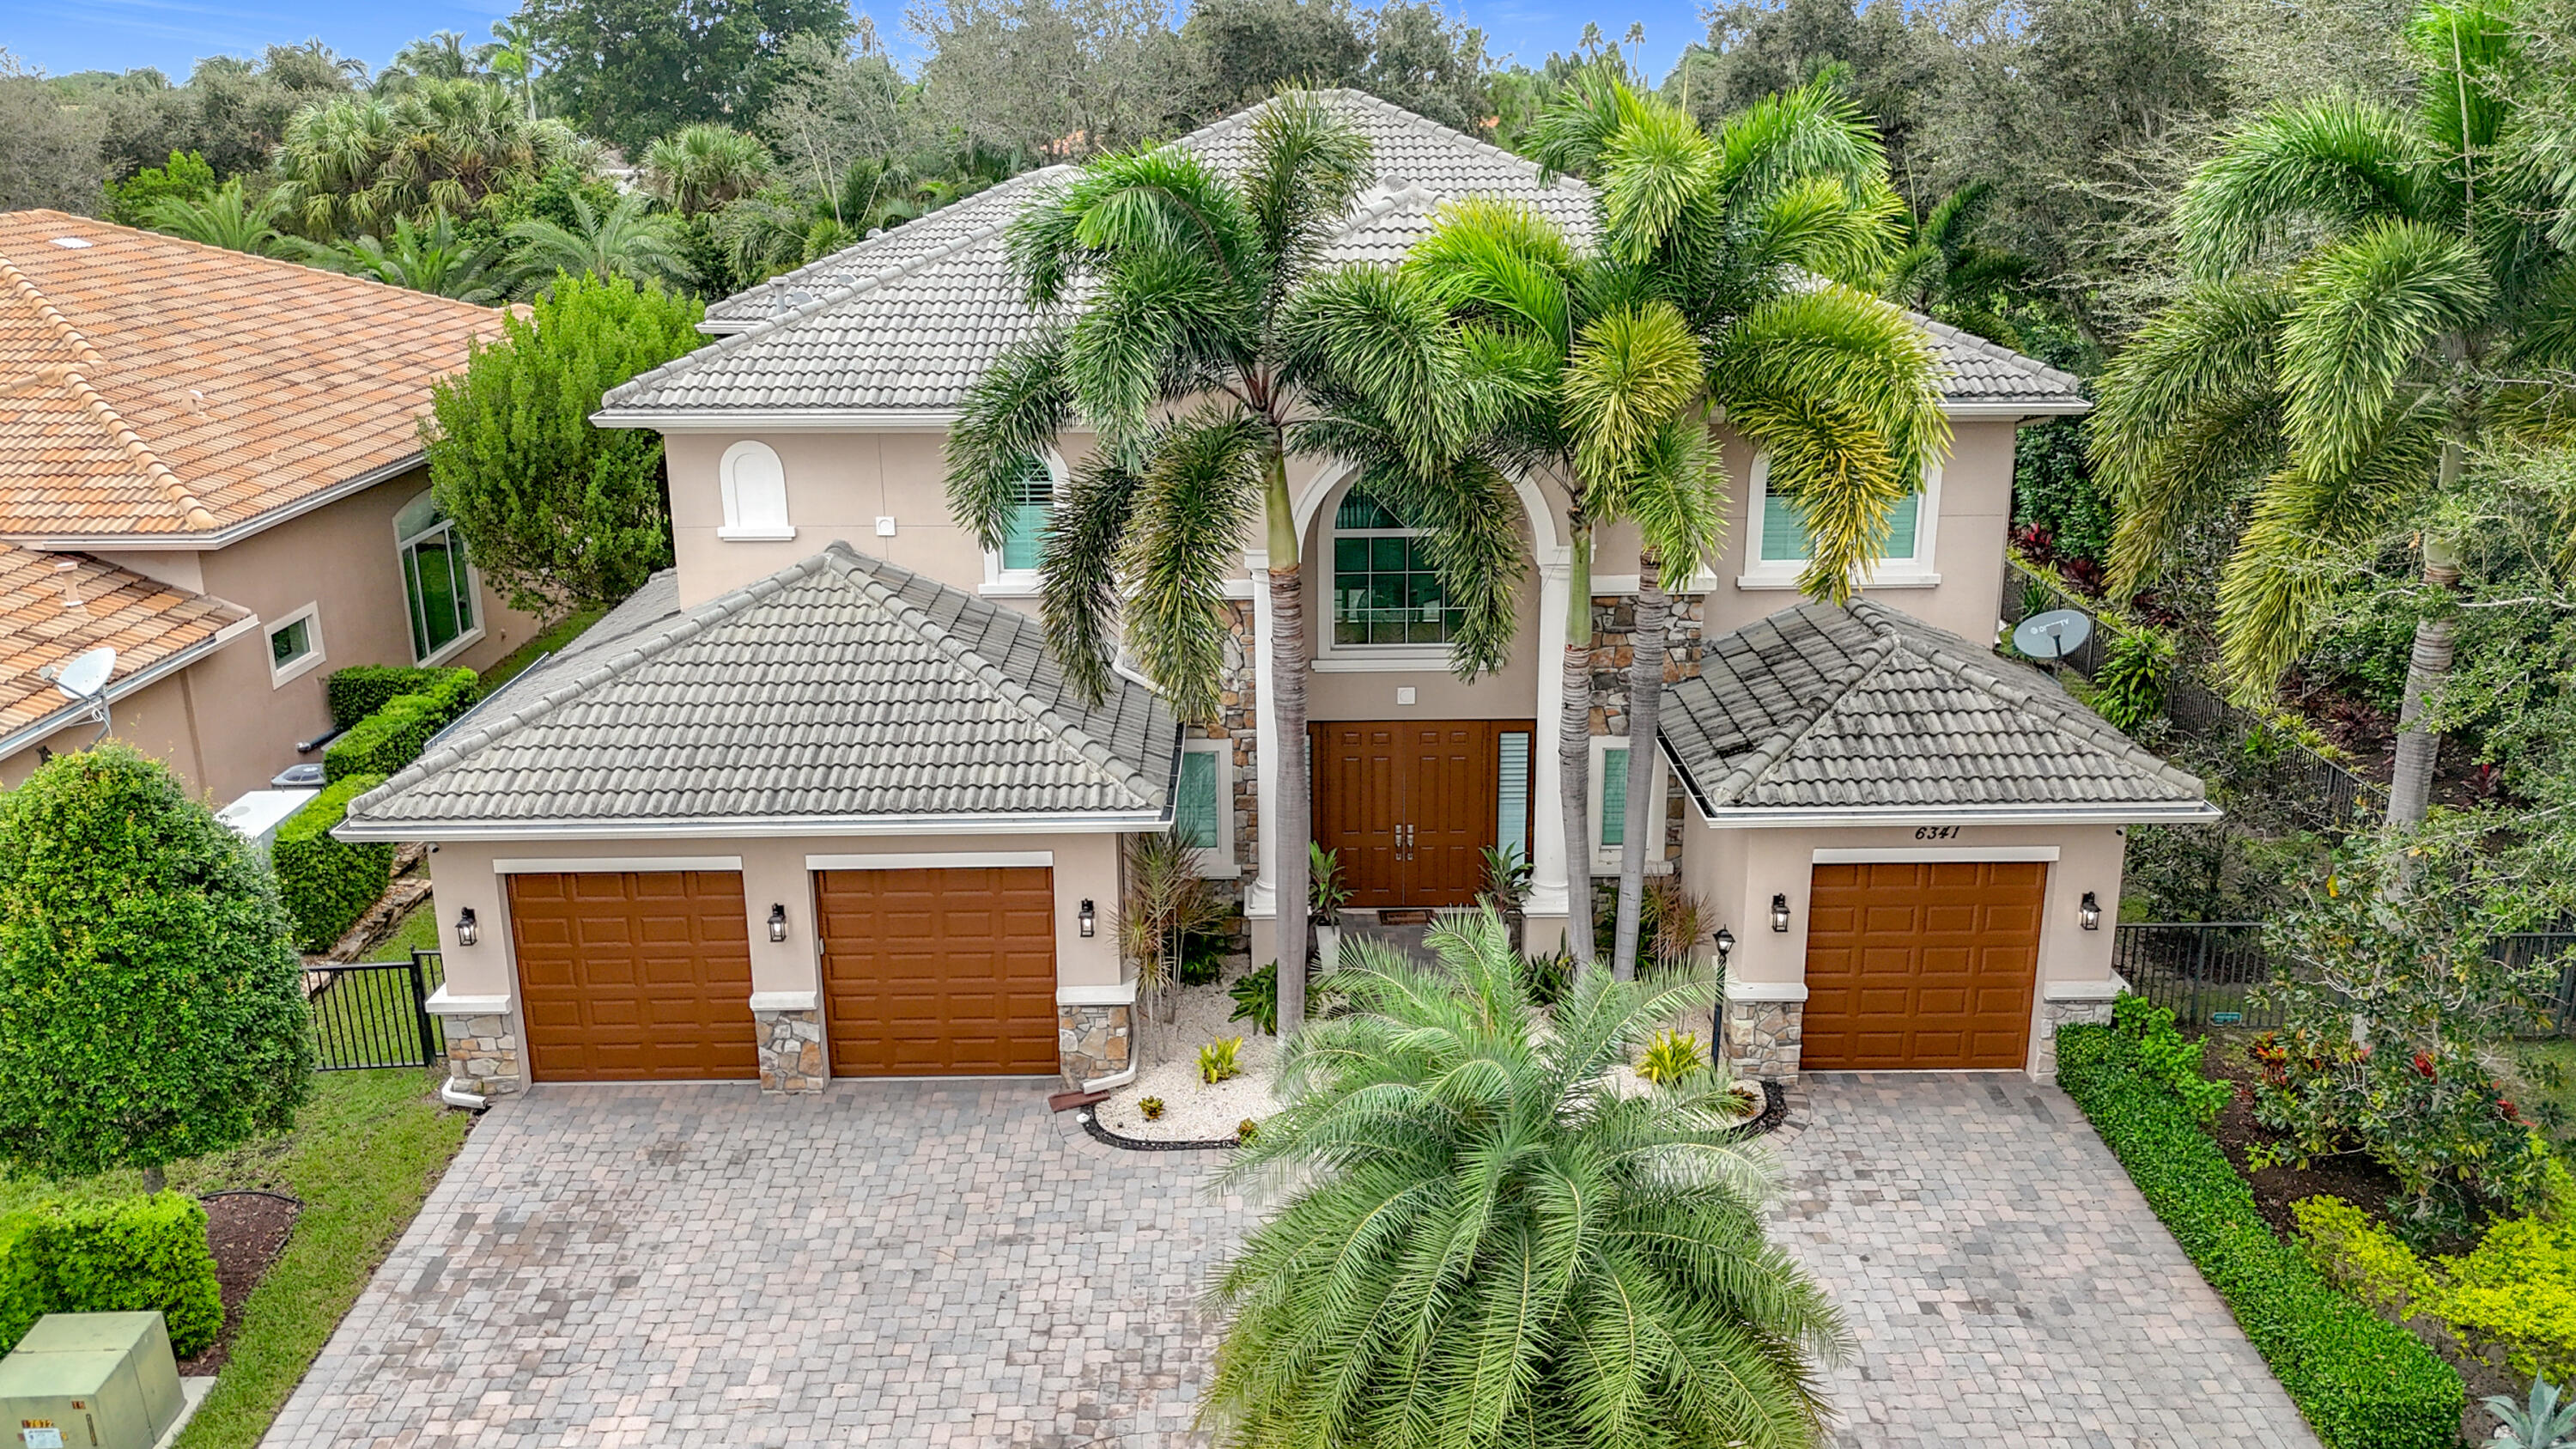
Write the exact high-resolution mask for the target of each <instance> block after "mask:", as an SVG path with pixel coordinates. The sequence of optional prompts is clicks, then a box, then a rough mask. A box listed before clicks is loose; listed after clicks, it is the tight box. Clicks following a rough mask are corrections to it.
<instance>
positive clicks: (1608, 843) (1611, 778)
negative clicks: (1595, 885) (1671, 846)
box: [1589, 735, 1666, 874]
mask: <svg viewBox="0 0 2576 1449" xmlns="http://www.w3.org/2000/svg"><path fill="white" fill-rule="evenodd" d="M1665 775H1666V771H1665V765H1664V762H1663V760H1662V759H1660V758H1658V759H1657V760H1656V761H1655V774H1654V780H1655V785H1654V790H1655V797H1656V798H1657V799H1662V798H1663V796H1664V794H1665ZM1590 795H1591V799H1590V801H1589V804H1590V805H1591V809H1592V868H1593V870H1594V871H1595V872H1596V873H1599V874H1607V873H1609V872H1611V871H1615V870H1617V869H1618V868H1619V852H1620V850H1621V848H1622V847H1623V846H1624V845H1625V844H1626V842H1627V839H1628V737H1627V736H1625V735H1594V736H1593V737H1592V785H1591V790H1590ZM1654 818H1655V822H1656V825H1657V827H1658V828H1661V826H1662V823H1663V814H1662V812H1660V811H1658V812H1657V813H1656V815H1655V817H1654ZM1661 859H1663V852H1662V851H1660V850H1659V851H1656V852H1655V853H1654V854H1653V855H1651V856H1649V857H1648V860H1649V861H1650V862H1651V861H1656V860H1661Z"/></svg>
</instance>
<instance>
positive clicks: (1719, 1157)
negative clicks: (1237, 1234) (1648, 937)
mask: <svg viewBox="0 0 2576 1449" xmlns="http://www.w3.org/2000/svg"><path fill="white" fill-rule="evenodd" d="M1429 944H1430V947H1431V949H1432V950H1433V951H1434V952H1435V953H1436V954H1437V956H1438V958H1439V964H1438V965H1436V966H1425V965H1422V964H1419V963H1417V962H1415V961H1413V960H1411V959H1410V958H1408V957H1405V956H1402V955H1400V954H1398V953H1396V952H1393V951H1390V950H1388V949H1386V948H1385V947H1383V946H1381V945H1379V944H1378V943H1376V942H1359V943H1355V944H1354V945H1352V946H1351V947H1350V948H1349V949H1348V951H1347V952H1346V953H1345V956H1344V963H1345V964H1344V965H1343V967H1342V969H1341V970H1339V971H1337V972H1335V973H1334V974H1333V975H1332V976H1331V977H1328V978H1326V980H1325V982H1324V983H1323V987H1322V989H1323V994H1327V995H1330V996H1332V997H1333V998H1334V999H1335V1006H1334V1009H1333V1010H1332V1011H1329V1012H1327V1013H1326V1014H1324V1015H1322V1016H1320V1017H1318V1018H1317V1019H1316V1020H1315V1022H1314V1024H1313V1025H1311V1026H1309V1027H1308V1028H1307V1029H1306V1030H1305V1031H1303V1032H1300V1033H1298V1034H1297V1035H1296V1036H1294V1037H1291V1038H1289V1039H1288V1042H1287V1045H1286V1047H1285V1049H1284V1051H1283V1054H1282V1059H1281V1067H1280V1074H1279V1089H1280V1094H1281V1098H1282V1100H1283V1101H1284V1103H1285V1105H1284V1106H1283V1107H1282V1109H1281V1110H1280V1111H1279V1112H1278V1113H1276V1114H1275V1115H1273V1116H1271V1117H1270V1118H1268V1119H1267V1120H1266V1121H1264V1122H1262V1123H1261V1124H1260V1130H1259V1132H1258V1134H1252V1133H1245V1134H1243V1135H1242V1141H1241V1146H1240V1148H1239V1151H1238V1153H1237V1156H1236V1158H1235V1160H1234V1163H1233V1164H1232V1166H1231V1167H1230V1168H1229V1169H1228V1171H1227V1181H1228V1184H1229V1186H1230V1187H1233V1188H1236V1189H1238V1190H1243V1189H1249V1190H1255V1191H1258V1192H1264V1193H1267V1194H1270V1195H1271V1197H1270V1201H1269V1208H1270V1211H1269V1214H1268V1217H1267V1219H1266V1221H1264V1222H1263V1223H1262V1224H1261V1225H1260V1226H1259V1227H1257V1228H1255V1229H1253V1231H1252V1232H1251V1234H1250V1235H1249V1236H1248V1237H1247V1238H1246V1240H1245V1242H1244V1244H1243V1247H1242V1250H1241V1251H1240V1252H1239V1253H1238V1255H1237V1256H1236V1257H1235V1259H1234V1260H1233V1262H1232V1264H1231V1265H1230V1266H1229V1267H1228V1269H1227V1271H1226V1273H1225V1276H1224V1277H1223V1279H1222V1280H1221V1281H1220V1282H1219V1284H1218V1289H1217V1296H1218V1302H1219V1303H1220V1304H1221V1305H1222V1307H1223V1310H1224V1312H1225V1313H1226V1315H1227V1324H1226V1330H1225V1338H1224V1342H1223V1344H1222V1346H1221V1347H1219V1349H1218V1350H1217V1358H1216V1372H1215V1377H1214V1380H1213V1382H1212V1384H1211V1387H1210V1389H1209V1394H1208V1399H1207V1414H1208V1417H1209V1420H1210V1421H1211V1427H1213V1428H1215V1429H1216V1430H1217V1431H1218V1432H1219V1434H1220V1436H1221V1437H1222V1438H1223V1439H1224V1441H1225V1442H1228V1443H1232V1444H1238V1445H1246V1446H1269V1445H1285V1444H1290V1443H1295V1444H1369V1445H1374V1446H1380V1449H1410V1446H1428V1445H1433V1444H1448V1443H1456V1442H1471V1443H1520V1442H1528V1443H1564V1444H1574V1443H1580V1444H1584V1445H1587V1446H1591V1449H1628V1446H1642V1445H1649V1444H1651V1445H1656V1446H1678V1449H1698V1446H1707V1449H1716V1446H1719V1445H1746V1446H1758V1449H1770V1446H1789V1445H1799V1446H1804V1445H1809V1444H1813V1443H1817V1442H1820V1441H1821V1439H1822V1437H1823V1430H1824V1420H1825V1417H1826V1413H1827V1406H1826V1400H1825V1398H1824V1394H1823V1391H1822V1386H1821V1383H1820V1369H1821V1367H1822V1366H1823V1365H1826V1364H1829V1363H1834V1362H1839V1361H1840V1360H1841V1359H1842V1358H1843V1357H1844V1356H1845V1355H1846V1354H1848V1352H1849V1351H1850V1337H1849V1335H1848V1334H1847V1333H1846V1331H1845V1330H1844V1328H1843V1325H1842V1322H1841V1319H1840V1317H1839V1315H1838V1314H1837V1313H1836V1311H1835V1309H1834V1307H1833V1304H1832V1303H1831V1301H1830V1300H1829V1299H1828V1298H1827V1297H1826V1295H1825V1294H1824V1292H1823V1291H1822V1290H1821V1289H1819V1288H1818V1287H1817V1286H1816V1285H1815V1283H1814V1282H1813V1281H1811V1280H1810V1279H1809V1278H1808V1277H1807V1276H1806V1274H1805V1272H1804V1270H1803V1269H1801V1268H1800V1267H1799V1266H1798V1265H1797V1263H1796V1261H1795V1260H1794V1259H1792V1258H1790V1257H1789V1256H1788V1255H1787V1254H1786V1253H1784V1252H1782V1251H1781V1250H1780V1249H1779V1248H1778V1247H1776V1246H1775V1245H1773V1244H1772V1243H1770V1242H1769V1241H1768V1240H1767V1239H1766V1238H1765V1236H1764V1219H1763V1215H1762V1207H1761V1204H1762V1201H1763V1198H1764V1195H1765V1193H1766V1192H1767V1191H1768V1190H1769V1187H1770V1184H1771V1178H1772V1171H1771V1169H1770V1167H1769V1165H1768V1160H1767V1157H1765V1156H1764V1155H1763V1154H1760V1153H1759V1152H1758V1151H1755V1150H1748V1149H1747V1148H1745V1147H1743V1146H1741V1145H1739V1144H1737V1143H1735V1142H1734V1141H1732V1140H1731V1137H1730V1130H1729V1129H1731V1128H1733V1127H1735V1126H1736V1125H1737V1124H1739V1123H1740V1121H1741V1111H1742V1108H1741V1103H1740V1101H1739V1100H1738V1099H1737V1097H1736V1096H1735V1095H1734V1093H1733V1092H1732V1090H1731V1087H1732V1083H1730V1082H1729V1081H1727V1080H1726V1079H1725V1076H1724V1074H1723V1073H1718V1072H1702V1073H1698V1074H1695V1075H1693V1076H1691V1077H1689V1078H1686V1079H1684V1080H1683V1081H1681V1082H1679V1083H1677V1084H1676V1085H1675V1086H1673V1087H1671V1088H1668V1089H1666V1090H1663V1091H1658V1092H1654V1093H1651V1094H1646V1095H1641V1096H1627V1095H1623V1094H1621V1093H1619V1092H1616V1091H1613V1090H1609V1087H1608V1083H1609V1080H1610V1076H1611V1074H1612V1073H1613V1072H1615V1071H1616V1070H1617V1069H1618V1068H1619V1067H1620V1066H1621V1065H1623V1064H1624V1063H1626V1062H1628V1061H1630V1060H1632V1059H1633V1058H1634V1057H1635V1055H1636V1053H1637V1052H1638V1051H1639V1050H1640V1049H1641V1048H1642V1047H1644V1046H1645V1045H1646V1042H1647V1040H1648V1038H1649V1037H1651V1036H1652V1035H1653V1033H1654V1031H1655V1030H1656V1028H1657V1027H1658V1026H1659V1025H1660V1024H1661V1023H1663V1022H1666V1021H1669V1020H1671V1019H1673V1018H1674V1017H1676V1016H1678V1015H1680V1014H1682V1013H1683V1012H1685V1011H1691V1010H1697V1011H1703V1012H1704V1011H1706V1010H1708V1009H1709V1007H1710V1006H1711V1005H1712V1004H1713V1002H1714V1000H1715V994H1716V993H1715V987H1714V985H1713V983H1710V982H1707V981H1699V980H1693V981H1683V980H1681V979H1679V978H1677V977H1674V976H1672V975H1670V974H1668V973H1662V972H1655V971H1649V972H1648V973H1647V974H1646V979H1644V980H1642V981H1635V982H1622V981H1618V980H1615V979H1614V978H1613V977H1612V975H1611V973H1609V972H1607V971H1593V972H1586V973H1585V974H1584V975H1583V977H1582V978H1581V979H1579V980H1578V981H1577V982H1576V983H1575V986H1574V989H1573V991H1572V993H1571V994H1570V995H1569V996H1568V997H1567V998H1566V1000H1565V1002H1564V1003H1563V1005H1562V1006H1561V1007H1560V1008H1559V1010H1558V1011H1557V1013H1556V1018H1555V1022H1554V1024H1553V1029H1552V1030H1551V1029H1547V1028H1546V1027H1545V1026H1544V1024H1543V1021H1542V1018H1541V1016H1540V1014H1539V1012H1538V1009H1537V1007H1536V1004H1535V1003H1534V1002H1532V1001H1531V999H1530V996H1529V992H1528V989H1527V987H1526V985H1525V984H1524V981H1523V977H1522V972H1521V962H1520V958H1519V956H1518V955H1517V954H1516V953H1514V952H1513V950H1512V949H1511V945H1510V940H1509V937H1508V934H1507V932H1506V931H1505V929H1504V926H1503V922H1502V920H1501V918H1500V916H1499V915H1497V914H1496V913H1495V912H1494V911H1492V910H1491V909H1490V908H1488V909H1484V910H1480V911H1477V912H1475V913H1473V914H1465V915H1460V916H1455V917H1451V918H1449V919H1446V920H1444V921H1442V922H1441V923H1440V924H1439V925H1438V926H1436V927H1434V928H1433V930H1432V931H1431V933H1430V937H1429ZM1577 1185H1579V1187H1578V1186H1577ZM1425 1262H1436V1263H1439V1264H1441V1265H1442V1267H1441V1269H1440V1271H1438V1272H1435V1273H1425V1272H1422V1271H1421V1270H1420V1268H1419V1266H1418V1265H1420V1264H1422V1263H1425ZM1398 1315H1400V1316H1401V1320H1402V1322H1403V1323H1404V1325H1405V1327H1404V1330H1403V1331H1402V1332H1401V1333H1388V1332H1384V1331H1383V1325H1385V1324H1387V1323H1389V1322H1392V1321H1395V1319H1396V1317H1397V1316H1398ZM1614 1342H1615V1343H1616V1344H1617V1347H1616V1348H1615V1349H1613V1350H1610V1351H1604V1348H1603V1346H1604V1345H1607V1344H1611V1343H1614ZM1720 1383H1723V1384H1725V1385H1726V1386H1727V1391H1726V1392H1725V1393H1723V1394H1714V1393H1706V1392H1702V1391H1701V1390H1702V1389H1704V1388H1705V1387H1706V1386H1708V1385H1712V1384H1720ZM1607 1404H1617V1405H1618V1406H1619V1411H1618V1412H1616V1413H1604V1412H1600V1411H1599V1410H1600V1406H1603V1405H1607ZM1429 1405H1436V1406H1437V1408H1436V1410H1434V1411H1431V1412H1419V1410H1422V1409H1423V1408H1425V1406H1429Z"/></svg>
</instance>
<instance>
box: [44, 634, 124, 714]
mask: <svg viewBox="0 0 2576 1449" xmlns="http://www.w3.org/2000/svg"><path fill="white" fill-rule="evenodd" d="M115 672H116V651H115V650H114V649H113V648H110V647H108V646H107V645H104V644H102V645H100V646H99V647H98V648H96V649H92V650H91V651H89V652H88V653H86V654H83V655H80V656H79V657H77V658H75V659H73V660H72V661H71V662H70V663H69V664H66V665H64V666H62V667H61V668H60V669H57V670H55V671H54V688H56V689H59V690H61V691H62V692H63V694H64V695H65V696H66V697H67V698H70V699H74V700H77V701H79V702H80V703H82V704H88V703H90V702H91V701H93V700H95V699H97V698H98V692H99V691H100V690H102V689H105V688H106V687H107V677H108V676H109V675H111V674H114V673H115Z"/></svg>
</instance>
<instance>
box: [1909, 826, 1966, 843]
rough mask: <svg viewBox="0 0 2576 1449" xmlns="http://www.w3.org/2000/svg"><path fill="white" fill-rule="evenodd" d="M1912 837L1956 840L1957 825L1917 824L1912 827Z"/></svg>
mask: <svg viewBox="0 0 2576 1449" xmlns="http://www.w3.org/2000/svg"><path fill="white" fill-rule="evenodd" d="M1914 838H1915V839H1917V840H1956V839H1958V838H1959V827H1958V826H1956V825H1917V826H1915V827H1914Z"/></svg>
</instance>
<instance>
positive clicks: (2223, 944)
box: [2111, 921, 2576, 1037]
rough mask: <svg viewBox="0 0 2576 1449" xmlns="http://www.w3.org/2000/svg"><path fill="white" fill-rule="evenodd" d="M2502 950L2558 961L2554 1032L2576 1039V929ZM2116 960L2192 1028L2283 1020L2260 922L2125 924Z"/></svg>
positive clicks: (2500, 950) (2516, 961) (2514, 956)
mask: <svg viewBox="0 0 2576 1449" xmlns="http://www.w3.org/2000/svg"><path fill="white" fill-rule="evenodd" d="M2496 955H2497V957H2498V959H2500V960H2502V961H2504V962H2505V963H2506V964H2508V965H2511V966H2516V967H2528V966H2532V965H2536V964H2538V963H2540V962H2544V961H2551V960H2555V961H2557V962H2558V975H2557V979H2556V981H2555V982H2554V983H2553V985H2552V987H2551V989H2550V992H2549V996H2548V1000H2547V1003H2546V1008H2545V1009H2546V1014H2547V1016H2548V1020H2549V1025H2548V1029H2547V1034H2548V1035H2551V1036H2568V1037H2576V931H2533V932H2528V933H2525V934H2522V935H2516V936H2507V937H2505V938H2504V939H2503V940H2501V941H2498V942H2497V943H2496ZM2111 963H2112V964H2111V969H2113V970H2114V971H2117V972H2119V973H2120V975H2121V977H2122V978H2123V979H2124V980H2126V981H2127V982H2128V983H2129V989H2130V990H2131V991H2133V992H2135V993H2137V994H2138V995H2140V996H2143V997H2145V998H2147V999H2148V1000H2149V1001H2152V1002H2154V1003H2155V1004H2156V1005H2158V1006H2168V1007H2171V1008H2173V1013H2174V1019H2175V1020H2176V1021H2177V1022H2179V1023H2181V1024H2182V1025H2184V1026H2186V1027H2213V1026H2214V1027H2246V1028H2251V1029H2255V1030H2270V1029H2272V1028H2275V1027H2278V1026H2279V1025H2280V1024H2281V1012H2280V1009H2279V1008H2278V1007H2274V1006H2268V1005H2265V1004H2263V1003H2261V1002H2259V1001H2257V1000H2256V999H2255V998H2254V990H2255V988H2257V987H2259V986H2262V985H2263V984H2264V983H2266V982H2268V981H2270V980H2271V979H2272V963H2271V961H2270V959H2269V958H2268V957H2266V956H2265V955H2264V952H2263V927H2262V923H2261V922H2259V921H2155V922H2134V923H2131V924H2128V925H2123V926H2121V927H2120V928H2119V931H2118V934H2117V935H2116V936H2115V937H2114V938H2113V941H2112V947H2111Z"/></svg>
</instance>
